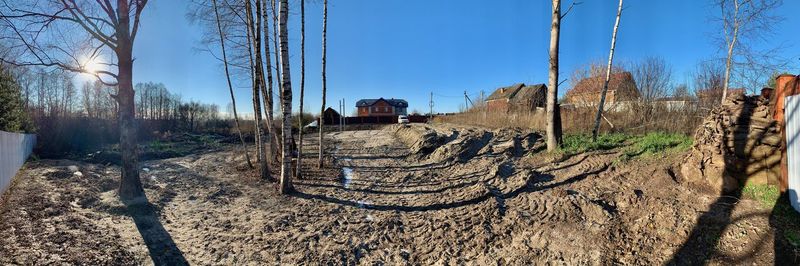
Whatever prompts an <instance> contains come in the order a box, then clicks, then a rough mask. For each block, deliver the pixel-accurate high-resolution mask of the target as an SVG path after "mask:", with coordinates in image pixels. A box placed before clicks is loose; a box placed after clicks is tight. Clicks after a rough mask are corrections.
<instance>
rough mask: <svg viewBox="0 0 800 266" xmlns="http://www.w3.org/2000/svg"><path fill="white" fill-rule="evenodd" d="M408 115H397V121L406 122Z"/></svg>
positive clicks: (399, 122)
mask: <svg viewBox="0 0 800 266" xmlns="http://www.w3.org/2000/svg"><path fill="white" fill-rule="evenodd" d="M408 122H409V121H408V116H404V115H399V116H397V123H398V124H408Z"/></svg>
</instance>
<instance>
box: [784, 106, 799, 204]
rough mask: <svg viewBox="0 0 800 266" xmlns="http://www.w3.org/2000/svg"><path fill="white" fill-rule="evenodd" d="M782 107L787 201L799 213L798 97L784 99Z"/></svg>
mask: <svg viewBox="0 0 800 266" xmlns="http://www.w3.org/2000/svg"><path fill="white" fill-rule="evenodd" d="M784 105H785V106H784V109H783V110H784V119H785V120H786V155H787V156H786V159H787V162H788V163H787V166H788V168H789V169H788V170H789V176H788V177H789V201H790V202H791V203H792V206H793V207H794V209H795V210H797V211H798V212H800V195H798V194H800V95H795V96H789V97H786V101H784Z"/></svg>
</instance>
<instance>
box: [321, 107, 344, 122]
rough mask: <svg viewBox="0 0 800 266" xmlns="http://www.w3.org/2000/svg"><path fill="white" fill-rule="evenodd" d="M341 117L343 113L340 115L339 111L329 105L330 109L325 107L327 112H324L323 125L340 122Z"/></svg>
mask: <svg viewBox="0 0 800 266" xmlns="http://www.w3.org/2000/svg"><path fill="white" fill-rule="evenodd" d="M341 117H342V115H340V114H339V112H337V111H336V110H333V108H330V107H328V109H325V112H323V113H322V121H323V125H336V124H339V118H341Z"/></svg>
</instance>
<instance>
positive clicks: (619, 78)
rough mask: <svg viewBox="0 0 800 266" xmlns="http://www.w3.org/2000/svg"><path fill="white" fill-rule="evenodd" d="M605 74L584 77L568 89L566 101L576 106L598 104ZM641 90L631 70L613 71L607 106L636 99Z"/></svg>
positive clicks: (606, 101)
mask: <svg viewBox="0 0 800 266" xmlns="http://www.w3.org/2000/svg"><path fill="white" fill-rule="evenodd" d="M605 78H606V77H605V76H594V77H590V78H585V79H582V80H581V81H579V82H578V84H576V85H575V87H573V88H572V89H571V90H569V91H567V94H566V97H565V99H564V100H565V102H566V103H568V104H571V105H572V106H575V107H585V106H596V105H597V104H598V103H600V98H601V94H602V92H603V83H605ZM638 98H639V91H638V90H637V88H636V82H635V81H634V80H633V75H631V73H630V72H618V73H612V74H611V77H610V79H609V81H608V91H607V92H606V100H605V106H606V107H608V108H611V107H613V106H614V105H615V104H617V103H619V102H625V101H631V100H636V99H638Z"/></svg>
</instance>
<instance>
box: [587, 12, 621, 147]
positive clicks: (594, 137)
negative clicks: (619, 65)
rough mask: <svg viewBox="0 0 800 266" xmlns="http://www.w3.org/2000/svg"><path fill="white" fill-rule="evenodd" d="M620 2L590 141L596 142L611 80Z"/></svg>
mask: <svg viewBox="0 0 800 266" xmlns="http://www.w3.org/2000/svg"><path fill="white" fill-rule="evenodd" d="M622 1H623V0H619V7H618V8H617V19H616V21H615V22H614V33H612V35H611V50H610V52H609V53H608V67H607V68H606V80H605V82H603V91H602V92H601V93H600V104H599V105H598V107H597V116H595V119H594V129H592V141H597V133H598V131H599V129H600V118H601V117H602V116H603V104H604V103H605V101H606V92H608V81H609V79H611V66H612V65H613V63H614V48H615V47H616V45H617V30H618V29H619V19H620V17H621V16H622Z"/></svg>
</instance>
